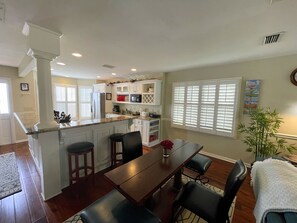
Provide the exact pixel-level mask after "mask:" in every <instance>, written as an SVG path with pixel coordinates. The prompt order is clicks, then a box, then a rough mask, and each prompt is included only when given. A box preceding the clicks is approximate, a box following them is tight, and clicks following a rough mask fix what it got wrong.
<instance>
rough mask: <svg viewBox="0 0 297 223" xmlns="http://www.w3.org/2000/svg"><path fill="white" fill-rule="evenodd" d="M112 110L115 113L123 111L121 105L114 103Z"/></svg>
mask: <svg viewBox="0 0 297 223" xmlns="http://www.w3.org/2000/svg"><path fill="white" fill-rule="evenodd" d="M112 111H113V112H114V113H120V112H121V109H120V106H119V105H114V106H113V109H112Z"/></svg>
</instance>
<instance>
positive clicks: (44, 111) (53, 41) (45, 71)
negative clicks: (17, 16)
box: [23, 23, 62, 130]
mask: <svg viewBox="0 0 297 223" xmlns="http://www.w3.org/2000/svg"><path fill="white" fill-rule="evenodd" d="M23 34H24V35H26V36H27V37H28V38H27V42H28V53H27V54H28V55H29V56H32V57H33V58H35V59H36V67H37V84H38V101H39V123H37V124H36V125H35V126H34V127H35V129H36V130H40V129H48V128H58V124H57V123H56V122H55V121H54V114H53V99H52V79H51V65H50V62H51V61H52V60H53V59H55V58H56V57H58V56H59V55H60V37H61V36H62V34H60V33H56V32H53V31H52V30H48V29H45V28H43V27H40V26H37V25H34V24H31V23H25V25H24V28H23Z"/></svg>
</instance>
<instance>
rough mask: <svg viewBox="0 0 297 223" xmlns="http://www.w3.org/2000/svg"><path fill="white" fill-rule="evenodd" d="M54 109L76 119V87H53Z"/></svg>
mask: <svg viewBox="0 0 297 223" xmlns="http://www.w3.org/2000/svg"><path fill="white" fill-rule="evenodd" d="M54 94H55V95H54V99H55V100H54V109H55V110H57V111H59V112H60V114H61V112H65V114H70V116H71V118H72V119H77V118H78V117H77V99H76V86H70V85H69V86H68V85H67V86H66V85H55V91H54Z"/></svg>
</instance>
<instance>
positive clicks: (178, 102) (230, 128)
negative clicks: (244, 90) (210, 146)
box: [171, 78, 241, 137]
mask: <svg viewBox="0 0 297 223" xmlns="http://www.w3.org/2000/svg"><path fill="white" fill-rule="evenodd" d="M240 83H241V78H232V79H219V80H209V81H200V82H199V81H197V82H187V83H174V84H173V90H172V95H173V97H172V119H171V125H172V126H173V127H177V128H183V129H189V130H194V131H200V132H207V133H211V134H216V135H223V136H229V137H234V135H235V132H236V131H235V129H236V115H237V111H238V106H237V104H238V100H239V96H238V94H239V92H240Z"/></svg>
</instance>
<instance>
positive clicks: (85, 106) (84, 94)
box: [78, 86, 93, 119]
mask: <svg viewBox="0 0 297 223" xmlns="http://www.w3.org/2000/svg"><path fill="white" fill-rule="evenodd" d="M92 91H93V88H92V87H91V86H79V87H78V95H79V118H80V119H87V118H91V93H92Z"/></svg>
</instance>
